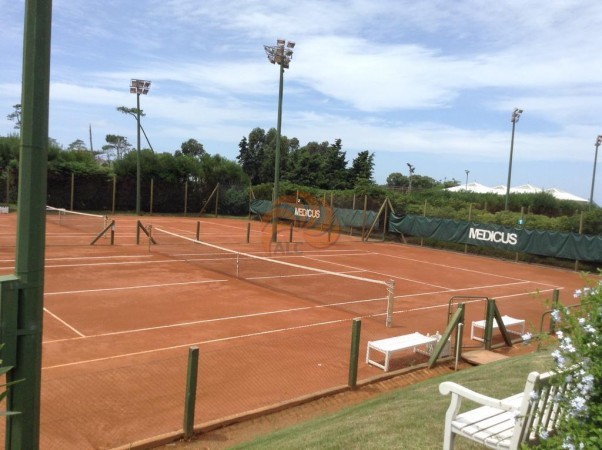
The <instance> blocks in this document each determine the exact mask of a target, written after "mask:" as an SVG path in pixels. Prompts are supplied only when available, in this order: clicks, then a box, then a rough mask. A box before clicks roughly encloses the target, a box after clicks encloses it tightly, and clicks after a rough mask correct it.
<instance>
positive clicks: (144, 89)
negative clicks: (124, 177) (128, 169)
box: [130, 79, 150, 216]
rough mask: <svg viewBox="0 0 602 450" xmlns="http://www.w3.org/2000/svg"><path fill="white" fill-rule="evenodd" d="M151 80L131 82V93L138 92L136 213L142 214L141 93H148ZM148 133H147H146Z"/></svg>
mask: <svg viewBox="0 0 602 450" xmlns="http://www.w3.org/2000/svg"><path fill="white" fill-rule="evenodd" d="M149 87H150V81H146V80H135V79H132V81H131V82H130V93H132V94H136V215H137V216H139V215H140V197H141V192H142V188H141V185H142V175H141V169H140V94H144V95H146V94H148V89H149ZM145 135H146V133H145Z"/></svg>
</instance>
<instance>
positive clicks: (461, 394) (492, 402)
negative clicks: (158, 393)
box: [439, 381, 518, 411]
mask: <svg viewBox="0 0 602 450" xmlns="http://www.w3.org/2000/svg"><path fill="white" fill-rule="evenodd" d="M439 392H440V393H441V394H443V395H448V394H452V402H453V397H456V398H457V400H461V399H462V398H465V399H467V400H470V401H473V402H475V403H478V404H479V405H483V406H490V407H492V408H497V409H502V410H504V411H516V410H518V407H517V405H516V404H515V403H512V402H508V401H506V399H502V400H500V399H497V398H493V397H489V396H487V395H483V394H479V393H478V392H475V391H473V390H471V389H468V388H466V387H464V386H461V385H459V384H457V383H454V382H451V381H444V382H443V383H441V384H440V385H439ZM457 400H456V401H457ZM454 403H455V402H454Z"/></svg>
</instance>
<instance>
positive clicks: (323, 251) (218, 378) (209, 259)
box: [0, 214, 584, 449]
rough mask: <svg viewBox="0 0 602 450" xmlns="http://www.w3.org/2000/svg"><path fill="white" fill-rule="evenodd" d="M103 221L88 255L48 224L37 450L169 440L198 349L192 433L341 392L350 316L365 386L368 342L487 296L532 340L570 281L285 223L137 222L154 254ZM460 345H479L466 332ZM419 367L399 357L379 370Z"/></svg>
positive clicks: (6, 247)
mask: <svg viewBox="0 0 602 450" xmlns="http://www.w3.org/2000/svg"><path fill="white" fill-rule="evenodd" d="M114 219H115V245H112V246H111V245H109V242H108V238H106V237H103V238H101V239H100V240H99V241H98V242H97V244H96V245H93V246H91V245H87V244H88V243H89V241H91V240H92V238H93V236H92V235H91V234H90V232H89V231H87V230H81V229H78V228H76V227H73V228H71V227H69V226H68V225H66V224H58V223H55V222H52V221H48V222H47V250H46V271H45V295H44V302H45V308H44V311H45V314H44V332H43V342H44V344H43V360H42V364H43V369H42V413H41V448H43V449H55V448H56V449H88V448H90V449H92V448H93V449H99V448H117V447H120V446H123V447H125V448H127V445H128V444H130V443H133V442H138V441H141V440H146V439H150V438H152V437H154V436H160V435H164V434H168V433H173V432H175V431H177V430H181V429H182V420H183V419H182V410H183V400H184V392H185V376H186V370H187V355H188V351H189V348H190V347H191V346H197V347H198V348H199V349H200V361H199V387H198V392H197V402H196V420H195V423H196V424H197V425H203V426H204V425H209V424H213V423H218V422H220V421H223V420H226V419H229V418H232V417H235V416H239V415H244V414H246V413H249V412H251V411H257V410H261V409H263V408H267V407H270V406H273V405H277V404H281V403H285V402H289V401H293V400H295V399H298V398H301V397H304V396H310V395H314V394H316V393H319V392H323V391H328V390H331V389H334V388H336V387H340V386H344V385H346V384H347V380H348V365H349V354H350V339H351V326H352V322H353V319H355V318H360V319H361V321H362V330H361V346H360V349H361V350H360V364H359V370H358V379H359V380H366V379H370V378H374V377H378V376H382V375H383V374H384V372H383V370H381V369H379V368H377V367H374V366H372V365H367V364H366V363H365V362H364V358H365V349H366V343H367V341H369V340H378V339H382V338H386V337H391V336H398V335H402V334H407V333H412V332H415V331H418V332H421V333H425V334H426V333H431V334H432V333H435V332H436V331H440V332H441V331H443V330H444V329H445V327H446V324H447V317H448V316H447V312H448V304H449V301H450V299H451V298H452V297H454V296H464V297H471V298H470V299H465V300H464V301H465V302H466V303H468V305H467V311H466V313H467V317H466V324H467V327H468V324H470V323H471V322H472V321H473V320H481V319H483V318H484V308H485V302H484V301H483V300H482V299H479V298H477V297H489V298H495V299H496V302H497V306H498V308H499V310H500V312H501V313H502V314H504V315H509V316H512V317H517V318H521V319H524V320H525V321H526V324H527V328H528V330H529V331H535V332H536V331H538V330H539V326H540V320H541V316H542V313H543V312H544V311H545V310H547V309H548V306H549V299H550V298H551V295H552V291H553V290H554V289H560V290H561V294H560V298H561V301H563V303H566V304H571V303H574V302H575V301H574V300H573V298H572V292H573V291H574V290H575V289H577V288H580V287H582V286H583V284H584V281H583V280H582V279H581V277H580V275H579V274H577V273H574V272H570V271H565V270H559V269H554V268H546V267H541V266H534V265H526V264H517V263H513V262H508V261H499V260H495V259H490V258H483V257H477V256H471V255H464V254H459V253H452V252H446V251H439V250H432V249H427V248H421V247H415V246H408V245H402V244H398V243H384V242H367V243H364V242H361V241H360V239H359V238H358V237H357V236H350V235H349V234H345V235H340V236H339V235H334V234H333V235H332V236H331V239H330V242H329V241H328V237H327V234H326V233H324V232H318V231H317V230H313V231H311V230H305V229H295V230H294V235H293V242H292V243H289V242H288V241H289V238H290V228H289V227H288V226H286V227H285V226H283V227H282V228H281V229H279V237H278V239H279V244H278V245H273V244H272V245H270V242H269V236H270V229H269V225H267V224H265V223H261V222H256V221H252V222H250V228H249V229H248V228H247V226H248V225H247V223H248V222H247V221H246V220H236V219H213V218H210V219H207V218H202V219H198V218H182V217H179V218H174V217H160V216H156V217H155V216H152V217H144V218H142V222H143V224H144V226H146V227H148V226H149V225H151V227H150V230H151V233H152V236H153V238H154V239H155V240H156V245H150V244H149V242H148V239H147V238H146V236H145V235H144V234H142V237H141V239H140V244H138V245H137V244H136V222H137V218H134V217H126V216H123V217H122V216H117V217H115V218H114ZM15 222H16V215H15V214H10V215H3V216H1V217H0V248H1V252H0V274H9V273H12V271H13V267H14V251H15V249H14V242H15V227H16V224H15ZM197 224H198V225H197ZM197 227H199V228H198V229H200V239H201V241H204V242H208V243H211V244H212V245H216V246H220V247H224V248H226V249H228V250H230V251H220V250H219V249H217V248H215V247H205V246H200V245H197V244H194V243H193V242H191V241H190V240H193V239H195V238H196V230H197ZM170 233H173V234H177V235H182V236H186V237H188V238H189V239H190V240H189V241H186V240H181V239H179V238H176V237H175V236H173V235H172V234H170ZM247 235H248V236H249V242H248V243H247ZM235 252H239V253H238V254H237V253H235ZM253 256H259V257H267V258H270V259H272V260H278V261H284V262H286V263H287V264H288V265H279V264H275V263H271V262H270V261H265V260H262V259H253ZM297 266H305V267H311V268H315V269H322V270H324V271H328V272H330V273H328V272H324V273H321V272H316V271H312V270H305V269H302V268H300V267H297ZM332 272H337V273H340V274H343V275H344V276H336V275H333V274H332ZM360 278H366V279H368V280H373V282H370V281H362V280H360ZM388 280H393V281H394V282H395V291H394V294H395V302H394V309H393V320H392V327H390V328H387V327H386V326H385V318H386V309H387V292H386V286H384V283H385V282H386V281H388ZM472 297H474V298H472ZM464 344H465V345H468V346H473V345H474V346H479V345H481V344H480V343H479V342H476V341H470V334H469V332H468V330H467V331H465V334H464ZM425 360H426V357H425V358H422V359H421V356H419V355H416V354H413V353H408V355H401V356H400V357H399V358H395V359H394V360H393V361H392V365H391V370H397V369H401V368H404V367H407V366H409V365H412V364H415V363H422V362H424V361H425Z"/></svg>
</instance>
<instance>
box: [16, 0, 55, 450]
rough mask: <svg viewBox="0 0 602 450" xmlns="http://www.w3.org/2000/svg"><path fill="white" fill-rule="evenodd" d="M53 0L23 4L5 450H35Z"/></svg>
mask: <svg viewBox="0 0 602 450" xmlns="http://www.w3.org/2000/svg"><path fill="white" fill-rule="evenodd" d="M51 16H52V1H51V0H29V1H27V2H26V3H25V26H24V45H23V81H22V86H23V87H22V95H21V105H22V119H21V145H20V147H21V148H20V158H19V195H18V206H17V214H18V216H17V218H18V224H19V227H18V230H17V242H16V258H15V275H17V277H18V278H19V280H20V286H19V287H20V297H19V318H18V323H17V324H16V325H17V326H18V328H19V330H18V336H17V358H16V364H15V367H14V369H13V370H11V371H9V372H8V373H7V375H6V378H7V381H8V382H11V381H14V380H18V379H24V381H22V382H20V383H17V384H16V385H14V386H13V387H11V389H10V390H9V393H8V398H7V405H6V406H7V409H8V410H12V411H19V412H20V414H17V415H14V416H8V417H7V418H6V432H5V437H6V440H5V448H7V449H9V448H10V449H32V450H36V449H38V448H39V440H40V386H41V372H42V316H43V306H44V247H45V232H46V227H45V223H46V220H45V216H46V207H45V205H46V194H47V189H46V182H47V167H48V166H47V161H48V109H49V106H48V103H49V100H48V99H49V90H50V89H49V86H50V35H51V28H52V20H51Z"/></svg>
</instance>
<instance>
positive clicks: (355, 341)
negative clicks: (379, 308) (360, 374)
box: [348, 319, 362, 389]
mask: <svg viewBox="0 0 602 450" xmlns="http://www.w3.org/2000/svg"><path fill="white" fill-rule="evenodd" d="M361 331H362V321H361V320H360V319H353V324H352V326H351V352H350V353H351V354H350V355H349V381H348V384H349V387H350V388H351V389H355V387H356V386H357V367H358V360H359V355H360V334H361Z"/></svg>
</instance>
